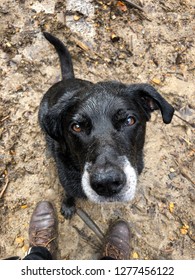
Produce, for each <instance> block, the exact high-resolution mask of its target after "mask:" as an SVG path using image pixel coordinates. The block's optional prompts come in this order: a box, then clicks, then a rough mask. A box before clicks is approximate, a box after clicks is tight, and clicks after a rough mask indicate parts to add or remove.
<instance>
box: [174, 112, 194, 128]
mask: <svg viewBox="0 0 195 280" xmlns="http://www.w3.org/2000/svg"><path fill="white" fill-rule="evenodd" d="M174 116H176V117H177V118H178V119H180V120H182V121H183V122H185V123H186V124H188V125H190V126H191V127H193V128H195V124H193V123H190V122H188V121H186V120H184V119H183V118H182V117H180V116H178V115H177V114H175V113H174Z"/></svg>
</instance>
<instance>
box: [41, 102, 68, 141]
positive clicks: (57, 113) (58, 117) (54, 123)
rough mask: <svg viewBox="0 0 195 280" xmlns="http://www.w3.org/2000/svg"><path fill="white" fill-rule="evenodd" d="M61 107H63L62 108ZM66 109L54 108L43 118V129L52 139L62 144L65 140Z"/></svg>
mask: <svg viewBox="0 0 195 280" xmlns="http://www.w3.org/2000/svg"><path fill="white" fill-rule="evenodd" d="M60 107H61V106H60ZM64 110H65V108H59V105H58V106H55V105H54V106H53V107H52V108H51V109H50V110H48V111H47V113H46V114H44V115H42V117H41V121H40V123H41V127H42V129H43V130H44V131H45V132H46V134H48V135H49V136H50V137H51V138H53V139H54V140H56V141H57V142H60V141H61V140H62V138H63V126H62V125H63V115H64V114H63V113H64Z"/></svg>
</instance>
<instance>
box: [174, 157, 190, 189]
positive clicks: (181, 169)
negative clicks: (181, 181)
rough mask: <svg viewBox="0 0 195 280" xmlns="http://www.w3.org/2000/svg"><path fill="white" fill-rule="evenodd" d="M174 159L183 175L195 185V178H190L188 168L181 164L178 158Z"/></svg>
mask: <svg viewBox="0 0 195 280" xmlns="http://www.w3.org/2000/svg"><path fill="white" fill-rule="evenodd" d="M174 161H175V163H176V164H177V166H178V168H179V171H180V173H181V175H182V176H183V177H185V178H186V179H187V180H188V181H189V182H190V183H192V185H193V186H194V187H195V181H193V180H192V179H191V178H190V176H189V175H188V172H187V170H186V169H185V168H184V167H183V166H181V164H180V163H179V162H178V161H177V160H174Z"/></svg>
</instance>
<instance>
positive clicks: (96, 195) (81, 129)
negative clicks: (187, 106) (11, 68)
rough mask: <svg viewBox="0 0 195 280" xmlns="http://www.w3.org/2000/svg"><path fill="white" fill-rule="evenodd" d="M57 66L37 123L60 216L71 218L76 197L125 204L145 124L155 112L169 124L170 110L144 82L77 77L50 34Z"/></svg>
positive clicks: (138, 167) (132, 186)
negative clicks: (54, 172)
mask: <svg viewBox="0 0 195 280" xmlns="http://www.w3.org/2000/svg"><path fill="white" fill-rule="evenodd" d="M44 36H45V37H46V39H47V40H48V41H49V42H50V43H51V44H52V45H53V46H54V47H55V49H56V51H57V53H58V55H59V59H60V64H61V71H62V81H60V82H58V83H56V84H54V85H53V86H52V87H51V88H50V89H49V90H48V91H47V93H46V94H45V95H44V97H43V100H42V102H41V105H40V110H39V121H40V125H41V127H42V129H43V130H44V132H45V134H46V141H47V143H48V146H49V148H50V150H51V151H52V154H53V157H54V159H55V161H56V164H57V168H58V173H59V178H60V182H61V184H62V186H63V187H64V189H65V192H66V198H65V199H64V201H63V203H62V209H61V210H62V213H63V214H64V216H65V217H66V218H71V216H72V214H73V213H74V211H75V198H76V197H80V198H88V199H90V200H91V201H94V202H112V201H130V200H131V199H132V198H133V197H134V194H135V189H136V184H137V176H138V174H140V173H141V171H142V169H143V155H142V154H143V152H142V150H143V146H144V140H145V129H146V122H147V121H148V120H149V119H150V113H151V112H152V111H154V110H157V109H160V111H161V114H162V118H163V121H164V123H167V124H168V123H170V122H171V119H172V116H173V113H174V109H173V107H172V106H171V105H170V104H169V103H167V101H166V100H165V99H164V98H163V97H162V96H161V95H160V94H159V93H158V92H157V91H156V90H155V89H154V88H153V87H152V86H151V85H149V84H132V85H125V84H122V83H119V82H113V81H108V82H99V83H97V84H93V83H91V82H89V81H85V80H80V79H76V78H75V77H74V71H73V66H72V60H71V56H70V54H69V52H68V50H67V49H66V47H65V46H64V45H63V43H62V42H61V41H60V40H59V39H57V38H55V37H54V36H52V35H51V34H49V33H46V32H45V33H44Z"/></svg>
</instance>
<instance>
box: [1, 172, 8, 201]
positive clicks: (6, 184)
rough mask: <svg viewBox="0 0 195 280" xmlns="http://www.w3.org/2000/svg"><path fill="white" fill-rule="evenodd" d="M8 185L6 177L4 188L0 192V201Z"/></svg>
mask: <svg viewBox="0 0 195 280" xmlns="http://www.w3.org/2000/svg"><path fill="white" fill-rule="evenodd" d="M8 184H9V179H8V177H6V180H5V186H4V187H3V189H2V191H1V193H0V199H1V198H2V197H3V195H4V192H5V191H6V189H7V186H8Z"/></svg>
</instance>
